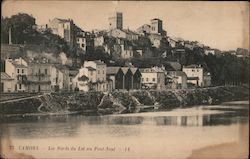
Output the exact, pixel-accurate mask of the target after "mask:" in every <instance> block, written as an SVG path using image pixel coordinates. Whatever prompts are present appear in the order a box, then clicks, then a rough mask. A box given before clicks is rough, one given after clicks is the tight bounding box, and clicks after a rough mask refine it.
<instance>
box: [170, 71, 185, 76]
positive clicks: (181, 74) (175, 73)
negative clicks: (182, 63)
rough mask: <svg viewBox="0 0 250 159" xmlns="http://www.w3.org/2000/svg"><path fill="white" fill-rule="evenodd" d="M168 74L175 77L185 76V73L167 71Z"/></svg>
mask: <svg viewBox="0 0 250 159" xmlns="http://www.w3.org/2000/svg"><path fill="white" fill-rule="evenodd" d="M169 74H170V75H175V76H187V75H186V73H185V72H182V71H169Z"/></svg>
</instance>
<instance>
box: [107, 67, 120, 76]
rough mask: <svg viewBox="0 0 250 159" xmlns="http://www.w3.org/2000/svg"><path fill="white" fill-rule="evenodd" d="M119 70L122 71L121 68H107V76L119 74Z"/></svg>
mask: <svg viewBox="0 0 250 159" xmlns="http://www.w3.org/2000/svg"><path fill="white" fill-rule="evenodd" d="M119 70H120V67H107V74H108V75H114V74H117V73H118V71H119Z"/></svg>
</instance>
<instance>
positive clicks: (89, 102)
mask: <svg viewBox="0 0 250 159" xmlns="http://www.w3.org/2000/svg"><path fill="white" fill-rule="evenodd" d="M248 99H249V90H248V88H246V87H239V86H237V87H236V86H220V87H209V88H198V89H185V90H166V91H154V90H136V91H129V92H128V91H114V92H108V93H102V92H86V93H82V92H77V93H51V94H44V95H42V96H37V97H34V98H30V99H24V100H18V101H16V102H7V103H1V105H0V115H1V116H11V115H27V116H28V115H30V114H32V115H34V114H37V115H41V114H43V115H46V114H47V115H53V114H56V115H58V114H60V112H63V113H62V114H63V115H64V114H67V113H66V112H68V113H69V114H72V112H74V113H76V112H78V113H85V114H88V112H94V113H95V114H97V115H105V114H119V113H136V112H141V111H145V109H149V110H147V111H155V110H154V109H158V110H171V109H174V108H178V107H183V108H184V107H190V106H194V105H212V104H220V103H222V102H226V101H237V100H248Z"/></svg>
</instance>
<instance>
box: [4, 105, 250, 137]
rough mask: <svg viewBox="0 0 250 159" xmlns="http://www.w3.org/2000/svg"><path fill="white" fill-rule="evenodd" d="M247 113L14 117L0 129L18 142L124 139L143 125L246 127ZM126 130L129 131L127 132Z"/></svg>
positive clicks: (202, 110) (210, 109) (204, 109)
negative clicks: (98, 136)
mask: <svg viewBox="0 0 250 159" xmlns="http://www.w3.org/2000/svg"><path fill="white" fill-rule="evenodd" d="M218 110H219V112H218ZM187 111H188V112H192V111H193V113H191V114H189V115H185V113H184V112H187ZM215 111H216V113H214V112H215ZM248 111H249V107H248V106H244V107H238V109H237V107H236V108H233V109H230V108H228V107H225V106H201V107H199V108H197V107H194V108H190V109H181V112H180V111H179V110H173V111H171V112H166V115H158V114H162V112H161V113H160V112H153V114H154V116H151V115H147V114H148V113H138V114H132V115H133V116H129V115H110V116H83V115H65V116H30V117H20V116H19V117H18V116H16V117H9V118H4V119H3V120H2V123H4V124H2V125H1V129H2V130H4V129H8V130H9V131H10V134H11V135H12V136H15V137H20V138H46V137H74V136H78V135H79V134H81V135H82V134H86V135H87V134H95V133H96V134H98V133H100V134H102V133H104V134H111V135H113V136H116V135H117V136H128V135H138V134H140V131H139V129H138V128H139V127H140V126H147V125H151V126H180V127H190V126H191V127H201V126H219V125H230V124H234V123H246V122H248ZM175 112H178V113H177V115H173V113H175ZM197 112H198V113H197ZM163 113H164V112H163ZM171 113H172V115H171ZM183 114H184V115H183ZM129 126H133V128H132V129H129V128H128V127H129ZM136 126H137V127H136Z"/></svg>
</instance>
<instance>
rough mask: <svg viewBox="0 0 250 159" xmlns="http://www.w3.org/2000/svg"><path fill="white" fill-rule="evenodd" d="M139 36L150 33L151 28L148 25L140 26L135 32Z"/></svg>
mask: <svg viewBox="0 0 250 159" xmlns="http://www.w3.org/2000/svg"><path fill="white" fill-rule="evenodd" d="M136 31H137V32H138V33H139V34H140V35H147V34H149V33H150V31H151V26H150V25H148V24H144V25H142V26H140V27H139V28H138V29H137V30H136Z"/></svg>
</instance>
